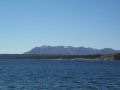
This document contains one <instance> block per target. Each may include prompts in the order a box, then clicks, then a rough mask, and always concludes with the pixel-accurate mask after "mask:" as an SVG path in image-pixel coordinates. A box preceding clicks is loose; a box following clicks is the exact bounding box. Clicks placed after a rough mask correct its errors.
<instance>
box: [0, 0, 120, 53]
mask: <svg viewBox="0 0 120 90" xmlns="http://www.w3.org/2000/svg"><path fill="white" fill-rule="evenodd" d="M41 45H52V46H54V45H55V46H57V45H65V46H67V45H70V46H84V47H93V48H105V47H109V48H113V49H120V0H0V53H23V52H25V51H27V50H30V49H32V48H33V47H36V46H41Z"/></svg>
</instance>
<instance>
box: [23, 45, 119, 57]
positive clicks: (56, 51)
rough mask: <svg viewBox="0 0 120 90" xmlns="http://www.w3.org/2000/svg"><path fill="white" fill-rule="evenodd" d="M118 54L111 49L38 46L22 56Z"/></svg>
mask: <svg viewBox="0 0 120 90" xmlns="http://www.w3.org/2000/svg"><path fill="white" fill-rule="evenodd" d="M112 53H120V50H114V49H111V48H104V49H94V48H85V47H72V46H46V45H43V46H40V47H35V48H33V49H32V50H30V51H28V52H25V53H24V54H39V55H95V54H102V55H105V54H112Z"/></svg>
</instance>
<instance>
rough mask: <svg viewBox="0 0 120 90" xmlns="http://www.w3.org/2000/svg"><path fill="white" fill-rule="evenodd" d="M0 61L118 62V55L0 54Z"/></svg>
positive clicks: (119, 55)
mask: <svg viewBox="0 0 120 90" xmlns="http://www.w3.org/2000/svg"><path fill="white" fill-rule="evenodd" d="M0 59H36V60H42V59H47V60H88V61H101V60H102V61H106V60H107V61H112V60H120V54H109V55H38V54H0Z"/></svg>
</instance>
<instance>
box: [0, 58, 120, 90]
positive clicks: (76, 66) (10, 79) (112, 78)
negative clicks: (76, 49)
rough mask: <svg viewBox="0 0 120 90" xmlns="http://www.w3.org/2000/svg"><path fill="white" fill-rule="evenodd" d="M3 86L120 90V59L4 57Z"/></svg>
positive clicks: (5, 89) (9, 89) (11, 89)
mask: <svg viewBox="0 0 120 90" xmlns="http://www.w3.org/2000/svg"><path fill="white" fill-rule="evenodd" d="M0 90H120V62H119V61H109V62H107V61H54V60H53V61H47V60H46V61H44V60H43V61H38V60H22V61H20V60H0Z"/></svg>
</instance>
